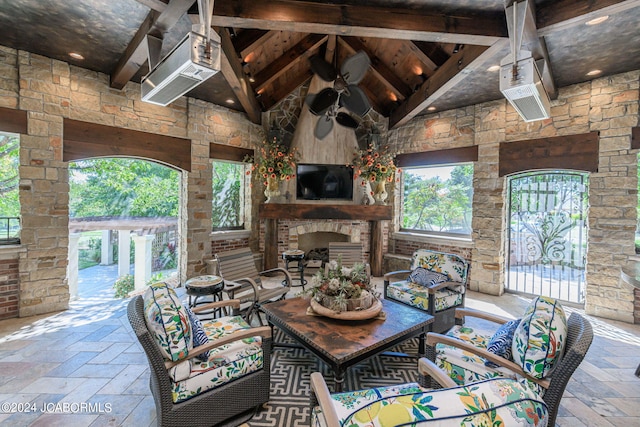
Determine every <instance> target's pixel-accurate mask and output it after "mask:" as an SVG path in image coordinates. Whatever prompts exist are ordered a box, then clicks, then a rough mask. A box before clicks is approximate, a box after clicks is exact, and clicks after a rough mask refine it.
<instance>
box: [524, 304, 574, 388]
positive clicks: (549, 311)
mask: <svg viewBox="0 0 640 427" xmlns="http://www.w3.org/2000/svg"><path fill="white" fill-rule="evenodd" d="M566 339H567V317H566V316H565V313H564V309H563V308H562V305H561V304H560V302H558V301H557V300H555V299H553V298H548V297H542V296H540V297H537V298H536V299H534V300H533V301H532V302H531V304H530V305H529V307H528V308H527V310H526V312H525V314H524V317H523V319H522V321H521V322H520V324H519V325H518V327H517V329H516V332H515V334H514V335H513V344H512V352H513V359H514V361H515V362H516V363H517V364H519V365H520V366H522V369H523V370H524V371H525V372H526V373H528V374H529V375H531V376H532V377H534V378H544V377H546V376H547V375H549V374H550V373H551V372H553V368H554V367H555V364H556V362H557V361H558V360H559V357H560V355H561V354H562V351H563V350H564V345H565V341H566Z"/></svg>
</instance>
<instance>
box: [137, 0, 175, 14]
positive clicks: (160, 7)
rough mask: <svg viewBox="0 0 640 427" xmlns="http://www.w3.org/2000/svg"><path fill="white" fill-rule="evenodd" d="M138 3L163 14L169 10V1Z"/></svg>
mask: <svg viewBox="0 0 640 427" xmlns="http://www.w3.org/2000/svg"><path fill="white" fill-rule="evenodd" d="M136 1H137V2H138V3H140V4H143V5H145V6H147V7H148V8H149V9H151V10H155V11H156V12H162V11H164V10H165V9H166V8H167V3H169V0H136Z"/></svg>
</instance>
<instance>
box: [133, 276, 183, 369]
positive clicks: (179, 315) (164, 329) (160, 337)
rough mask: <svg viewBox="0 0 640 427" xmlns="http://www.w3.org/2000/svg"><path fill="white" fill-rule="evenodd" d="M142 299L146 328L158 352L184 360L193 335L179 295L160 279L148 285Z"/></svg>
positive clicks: (170, 357) (175, 359) (173, 359)
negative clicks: (158, 281) (156, 345)
mask: <svg viewBox="0 0 640 427" xmlns="http://www.w3.org/2000/svg"><path fill="white" fill-rule="evenodd" d="M142 298H143V300H144V314H145V320H146V322H147V327H148V328H149V332H150V333H151V336H152V337H153V338H154V339H155V341H156V343H157V344H158V348H159V349H160V352H161V353H162V354H163V355H164V357H166V358H167V359H169V360H172V361H174V362H175V361H178V360H181V359H184V358H185V357H186V356H187V354H189V349H190V346H191V344H192V338H191V325H190V323H189V322H187V312H186V310H185V307H184V306H183V305H182V302H181V301H180V298H178V296H177V295H176V293H175V291H174V290H173V289H172V288H170V287H168V286H167V284H166V283H163V282H160V283H154V284H152V285H150V286H149V287H148V288H147V290H146V291H145V293H144V295H143V297H142Z"/></svg>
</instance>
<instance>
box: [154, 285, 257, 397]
mask: <svg viewBox="0 0 640 427" xmlns="http://www.w3.org/2000/svg"><path fill="white" fill-rule="evenodd" d="M143 300H144V313H145V320H146V323H147V327H148V328H149V330H150V331H151V335H152V336H153V338H154V339H155V342H156V344H157V345H158V348H159V349H160V351H161V353H162V354H163V355H164V357H165V358H166V359H167V360H171V361H174V362H177V361H180V360H182V359H185V358H186V357H187V356H188V355H189V351H190V350H192V349H193V340H192V331H191V326H190V325H191V324H190V320H189V316H188V313H187V310H186V308H185V306H184V305H183V304H182V303H181V301H180V299H179V298H178V296H177V295H176V293H175V291H174V290H173V289H171V288H170V287H168V286H167V285H166V284H165V283H156V284H153V285H151V286H149V288H147V290H146V291H145V293H144V295H143ZM202 327H203V329H204V331H205V333H206V335H207V337H208V340H209V341H211V340H214V339H217V338H220V337H223V336H225V335H229V334H231V333H233V332H235V331H238V330H242V329H249V328H250V326H249V324H247V322H245V321H244V319H242V317H240V316H225V317H221V318H219V319H214V320H212V321H210V322H205V323H203V324H202ZM261 342H262V340H261V338H260V337H253V338H247V339H244V340H241V341H235V342H232V343H229V344H226V345H223V346H220V347H216V348H214V349H212V350H210V351H209V352H208V353H209V354H208V358H207V359H206V360H205V361H202V360H199V359H198V358H191V359H187V360H183V361H182V362H181V363H178V364H177V365H175V366H173V367H171V368H169V370H168V374H169V377H170V378H171V380H172V382H173V390H172V400H173V402H174V403H178V402H182V401H185V400H187V399H189V398H190V397H193V396H196V395H198V394H200V393H202V392H204V391H207V390H210V389H212V388H215V387H218V386H220V385H222V384H225V383H228V382H229V381H232V380H234V379H236V378H240V377H242V376H244V375H246V374H249V373H251V372H254V371H258V370H260V369H261V368H262V366H263V354H262V348H261Z"/></svg>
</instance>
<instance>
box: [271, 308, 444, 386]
mask: <svg viewBox="0 0 640 427" xmlns="http://www.w3.org/2000/svg"><path fill="white" fill-rule="evenodd" d="M307 307H309V301H308V300H306V299H303V298H292V299H286V300H282V301H276V302H272V303H269V304H264V305H263V306H262V307H261V309H262V311H264V313H265V314H266V316H267V321H268V322H269V324H270V325H271V326H277V327H278V328H280V329H282V331H283V332H285V333H286V334H287V335H289V336H290V337H291V338H293V339H294V340H296V341H297V342H299V343H300V344H302V346H303V347H305V348H306V349H308V350H309V351H311V352H312V353H313V354H315V355H316V356H317V357H319V358H320V359H321V360H322V361H324V362H325V363H326V364H327V365H329V367H331V369H332V370H333V374H334V380H335V390H334V391H336V392H339V391H342V385H343V383H344V373H345V371H346V370H347V368H349V367H351V366H353V365H356V364H357V363H360V362H362V361H363V360H366V359H368V358H370V357H372V356H375V355H376V354H378V353H381V352H383V351H385V350H389V349H390V348H392V347H393V346H395V345H397V344H399V343H401V342H403V341H406V340H408V339H409V338H413V337H415V336H417V337H419V345H418V353H419V354H418V356H419V357H422V356H424V353H425V340H424V338H425V334H426V333H427V332H428V327H429V324H430V323H432V322H433V316H430V315H428V314H426V313H424V312H421V311H419V310H415V309H413V308H411V307H409V306H406V305H404V304H400V303H396V302H393V301H386V300H382V311H383V312H384V313H385V315H386V319H385V320H381V319H370V320H357V321H354V320H336V319H331V318H328V317H322V316H313V315H308V314H307ZM416 369H417V365H416Z"/></svg>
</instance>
